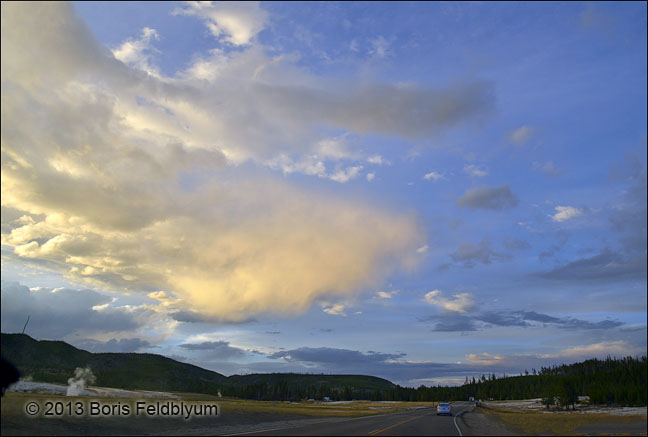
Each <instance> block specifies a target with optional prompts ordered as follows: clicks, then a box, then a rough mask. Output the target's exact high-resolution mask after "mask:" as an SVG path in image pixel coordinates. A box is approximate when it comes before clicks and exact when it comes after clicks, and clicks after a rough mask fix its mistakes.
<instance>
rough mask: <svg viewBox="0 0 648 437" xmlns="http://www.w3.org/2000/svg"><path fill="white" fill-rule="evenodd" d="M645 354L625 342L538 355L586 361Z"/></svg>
mask: <svg viewBox="0 0 648 437" xmlns="http://www.w3.org/2000/svg"><path fill="white" fill-rule="evenodd" d="M639 353H645V349H644V350H641V348H637V347H633V346H631V345H630V344H629V343H628V342H627V341H624V340H618V341H606V342H601V343H594V344H588V345H582V346H572V347H569V348H566V349H563V350H561V351H559V352H558V353H555V354H548V355H540V357H541V358H554V357H559V358H560V357H565V358H573V359H588V358H592V357H605V356H607V355H610V356H616V357H625V356H629V355H635V354H639Z"/></svg>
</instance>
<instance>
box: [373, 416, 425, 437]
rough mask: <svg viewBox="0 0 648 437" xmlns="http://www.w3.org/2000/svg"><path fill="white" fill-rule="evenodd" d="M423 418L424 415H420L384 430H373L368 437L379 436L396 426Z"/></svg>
mask: <svg viewBox="0 0 648 437" xmlns="http://www.w3.org/2000/svg"><path fill="white" fill-rule="evenodd" d="M423 416H425V414H421V415H420V416H416V417H412V418H410V419H406V420H402V421H400V422H398V423H395V424H393V425H390V426H388V427H386V428H378V429H374V430H373V431H371V432H370V433H369V435H377V434H380V433H381V432H385V431H387V430H388V429H392V428H396V427H397V426H399V425H402V424H404V423H407V422H411V421H412V420H416V419H420V418H421V417H423Z"/></svg>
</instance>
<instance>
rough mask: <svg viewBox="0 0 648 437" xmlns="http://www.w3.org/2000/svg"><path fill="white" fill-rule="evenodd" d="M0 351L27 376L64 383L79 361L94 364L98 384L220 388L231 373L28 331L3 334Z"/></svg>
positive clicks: (169, 388)
mask: <svg viewBox="0 0 648 437" xmlns="http://www.w3.org/2000/svg"><path fill="white" fill-rule="evenodd" d="M2 355H3V356H4V357H5V358H6V359H8V360H10V361H11V362H12V363H14V364H15V365H16V366H17V367H18V369H19V370H20V372H21V374H22V375H23V376H31V377H32V378H33V379H34V380H36V381H42V382H58V383H63V384H66V383H67V380H68V378H70V377H71V376H72V375H73V374H74V369H76V368H77V367H90V368H91V369H92V372H93V374H94V375H95V377H96V382H95V384H96V385H98V386H104V387H114V388H123V389H139V390H159V391H187V392H198V393H217V392H218V390H219V388H220V387H222V386H223V385H225V384H226V381H227V377H226V376H224V375H221V374H220V373H216V372H212V371H211V370H205V369H201V368H200V367H197V366H193V365H191V364H186V363H180V362H178V361H175V360H172V359H171V358H167V357H163V356H161V355H155V354H137V353H100V354H93V353H90V352H87V351H84V350H81V349H77V348H75V347H74V346H71V345H69V344H67V343H65V342H63V341H47V340H41V341H38V340H34V339H33V338H31V337H29V336H28V335H25V334H4V333H3V334H2Z"/></svg>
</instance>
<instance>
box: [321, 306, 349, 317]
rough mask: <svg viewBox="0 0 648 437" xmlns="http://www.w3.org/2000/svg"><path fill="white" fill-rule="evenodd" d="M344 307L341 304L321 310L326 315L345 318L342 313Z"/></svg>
mask: <svg viewBox="0 0 648 437" xmlns="http://www.w3.org/2000/svg"><path fill="white" fill-rule="evenodd" d="M344 310H345V306H344V305H342V304H341V303H336V304H335V305H331V306H327V307H324V308H323V309H322V311H324V312H325V313H326V314H330V315H332V316H342V317H346V316H347V315H346V313H345V312H344Z"/></svg>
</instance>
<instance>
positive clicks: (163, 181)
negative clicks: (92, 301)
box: [1, 3, 491, 321]
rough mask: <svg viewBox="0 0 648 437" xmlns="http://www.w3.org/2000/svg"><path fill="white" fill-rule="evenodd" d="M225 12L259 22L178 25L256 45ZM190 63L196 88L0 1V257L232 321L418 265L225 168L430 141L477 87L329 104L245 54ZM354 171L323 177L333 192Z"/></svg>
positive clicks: (405, 245) (54, 16) (388, 219)
mask: <svg viewBox="0 0 648 437" xmlns="http://www.w3.org/2000/svg"><path fill="white" fill-rule="evenodd" d="M229 7H231V8H252V9H254V8H257V9H258V6H256V5H253V6H245V5H243V6H241V5H215V6H207V5H197V4H191V5H188V6H186V7H185V8H186V9H185V11H186V10H190V11H193V12H190V13H194V12H195V13H196V14H199V13H200V14H203V13H204V14H205V15H204V17H206V18H205V19H206V20H212V24H213V25H214V26H216V28H218V31H219V32H222V33H221V34H219V35H222V36H223V37H224V38H228V40H230V42H232V43H233V44H239V43H240V44H244V43H245V42H249V41H251V40H252V38H253V36H254V34H256V33H255V32H257V29H258V28H259V27H258V26H257V27H255V26H256V25H254V26H251V27H249V26H248V27H245V25H241V26H242V27H241V29H243V30H241V29H239V28H238V27H236V26H239V24H236V23H238V22H237V21H236V20H234V21H232V23H235V24H232V26H230V27H228V26H229V25H227V24H224V22H223V21H218V20H221V18H222V17H223V16H227V14H225V15H222V14H221V15H218V17H220V18H218V17H216V16H215V15H214V16H212V15H210V14H212V12H213V11H214V9H209V8H229ZM237 10H238V9H237ZM257 12H258V11H257ZM214 13H215V12H214ZM254 13H256V12H254ZM200 16H201V17H203V15H200ZM250 20H251V21H252V22H254V23H260V22H262V21H263V20H261V19H259V20H256V19H254V18H251V19H250ZM216 28H215V29H216ZM245 29H248V30H245ZM244 30H245V31H244ZM214 31H215V30H214ZM239 31H240V32H239ZM246 35H247V36H246ZM144 36H145V37H146V35H144ZM148 37H150V38H153V34H152V33H149V34H148ZM122 47H124V46H122ZM131 52H132V53H136V52H137V50H135V49H132V50H131ZM126 53H127V51H125V52H124V56H125V54H126ZM133 59H135V58H133ZM200 62H202V63H203V64H204V63H207V64H209V66H210V67H213V68H212V70H209V69H208V70H205V71H210V72H211V73H210V74H209V75H207V76H205V77H204V78H201V79H198V78H196V77H193V76H191V75H190V74H186V75H182V74H180V75H179V76H178V77H176V78H173V79H171V78H164V77H162V78H160V77H155V76H152V75H147V74H145V73H143V72H142V71H140V70H138V69H137V68H131V67H130V66H129V65H125V64H124V63H123V62H121V61H119V60H117V59H116V58H115V57H114V56H113V54H112V53H111V52H110V51H109V50H108V49H106V48H105V47H102V46H100V45H99V44H98V43H97V42H96V41H95V40H94V38H93V37H92V35H91V34H90V33H89V31H88V30H87V28H86V27H85V26H84V25H83V23H81V22H80V21H79V20H78V18H76V17H75V16H74V13H73V11H72V9H71V6H70V5H67V4H62V3H37V4H27V3H3V4H2V66H3V67H2V81H3V87H4V88H3V105H2V196H1V198H2V206H3V208H7V209H11V210H12V211H16V213H17V214H18V217H21V216H23V217H24V219H23V220H22V221H21V222H17V221H15V218H14V219H12V220H11V223H6V222H5V214H4V212H3V233H2V243H3V245H4V246H5V247H8V248H10V249H11V250H13V256H14V257H15V259H19V260H24V261H25V262H41V263H48V268H51V269H54V270H56V271H58V272H61V273H64V274H65V275H67V276H68V277H70V278H71V279H73V280H77V281H82V282H85V283H88V284H90V285H92V286H97V287H103V288H105V289H111V290H114V291H119V292H125V291H126V292H143V293H158V292H164V293H165V295H162V294H156V295H150V297H151V298H153V299H155V300H158V301H160V302H161V306H162V307H164V308H165V309H166V310H167V311H174V314H175V315H177V318H182V317H185V318H186V317H189V318H191V317H193V318H194V319H196V320H198V319H209V320H228V321H241V320H249V318H250V317H252V316H254V315H255V314H259V313H263V312H275V313H302V312H305V311H306V310H307V309H308V308H309V307H310V305H311V304H312V302H313V301H314V300H315V299H318V298H321V297H323V296H345V297H346V296H350V295H354V294H356V293H359V292H360V290H362V289H363V287H367V286H378V284H379V283H380V281H381V280H382V279H384V278H385V277H386V276H387V275H388V274H389V273H390V272H392V271H393V270H394V269H398V268H405V269H409V268H411V267H412V266H413V265H414V263H415V262H416V260H415V257H414V256H413V254H415V250H416V248H417V247H420V246H421V244H422V243H423V242H424V235H423V233H422V231H421V229H420V227H419V225H418V224H417V222H416V219H415V218H414V217H412V216H409V215H405V214H393V213H389V212H387V211H384V210H381V209H379V208H375V207H372V206H371V205H368V204H363V203H362V202H357V201H346V200H344V199H342V198H339V197H333V196H325V195H321V194H316V193H312V192H309V191H306V190H303V189H299V188H294V187H292V186H290V185H289V184H287V183H286V182H285V181H279V180H276V179H275V178H273V177H269V178H262V177H261V176H258V177H255V175H254V174H249V173H246V174H245V178H236V177H233V176H232V174H234V175H235V174H236V173H237V167H235V166H230V164H233V163H238V162H242V161H244V160H247V159H253V160H257V162H260V163H266V162H267V161H268V159H272V158H276V157H277V156H279V155H281V154H287V155H290V154H291V153H293V152H304V150H303V149H302V148H301V147H303V146H302V145H303V144H307V145H309V146H308V149H307V150H306V152H307V153H311V152H312V150H311V149H310V145H312V144H317V140H319V139H321V138H317V135H316V133H314V132H315V130H316V129H314V126H316V125H317V126H321V125H322V123H323V124H325V125H327V124H328V125H329V126H330V127H333V128H343V129H347V130H349V131H353V132H369V131H376V132H379V133H380V132H389V133H391V134H402V135H410V134H411V133H413V134H414V135H415V136H416V135H420V134H427V133H429V132H434V131H436V130H438V129H442V128H444V127H448V126H450V125H452V124H454V123H457V122H460V121H462V120H464V119H466V118H468V117H470V116H472V115H475V114H478V113H481V112H482V111H483V110H485V108H487V107H488V106H489V105H490V102H491V97H490V86H489V85H488V84H482V83H475V84H465V85H460V86H456V87H453V88H451V89H448V90H421V89H402V88H400V87H397V86H395V85H380V84H366V85H365V86H361V87H354V86H352V85H351V84H347V85H344V86H341V87H340V88H339V89H338V88H336V89H335V91H329V90H330V88H329V87H328V86H326V85H328V84H329V82H328V81H327V80H325V79H322V78H317V77H313V76H311V75H309V74H308V73H305V72H303V71H301V70H300V69H299V68H297V67H296V66H294V65H292V64H291V63H290V62H291V61H290V60H289V59H285V58H281V59H279V58H271V57H269V56H268V55H267V54H266V53H265V52H263V51H262V50H261V49H259V48H255V47H254V46H252V47H250V48H249V49H245V50H241V51H233V52H232V53H228V54H225V53H224V52H222V51H220V52H219V51H214V52H212V53H211V57H210V58H208V59H198V60H197V61H196V63H200ZM351 89H352V90H353V91H352V92H348V91H349V90H351ZM387 102H390V104H386V103H387ZM376 108H377V109H376ZM375 111H377V113H376V112H375ZM374 115H377V117H374ZM34 126H38V129H35V128H34ZM241 126H255V129H241V128H240V127H241ZM304 138H307V139H308V141H301V140H302V139H304ZM330 159H334V158H332V157H330ZM225 168H227V169H228V171H223V169H225ZM360 169H361V168H360V166H354V165H350V166H341V167H340V168H339V169H337V170H336V171H335V172H332V173H328V174H329V175H331V178H334V179H336V180H338V181H340V182H343V181H347V180H350V179H352V178H353V177H356V176H358V175H359V174H360ZM318 172H319V167H318V166H317V163H316V164H315V168H314V170H313V174H314V175H319V173H318ZM3 211H4V209H3ZM165 296H167V297H170V296H173V297H172V298H165ZM162 301H163V302H162ZM3 306H4V305H3Z"/></svg>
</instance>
